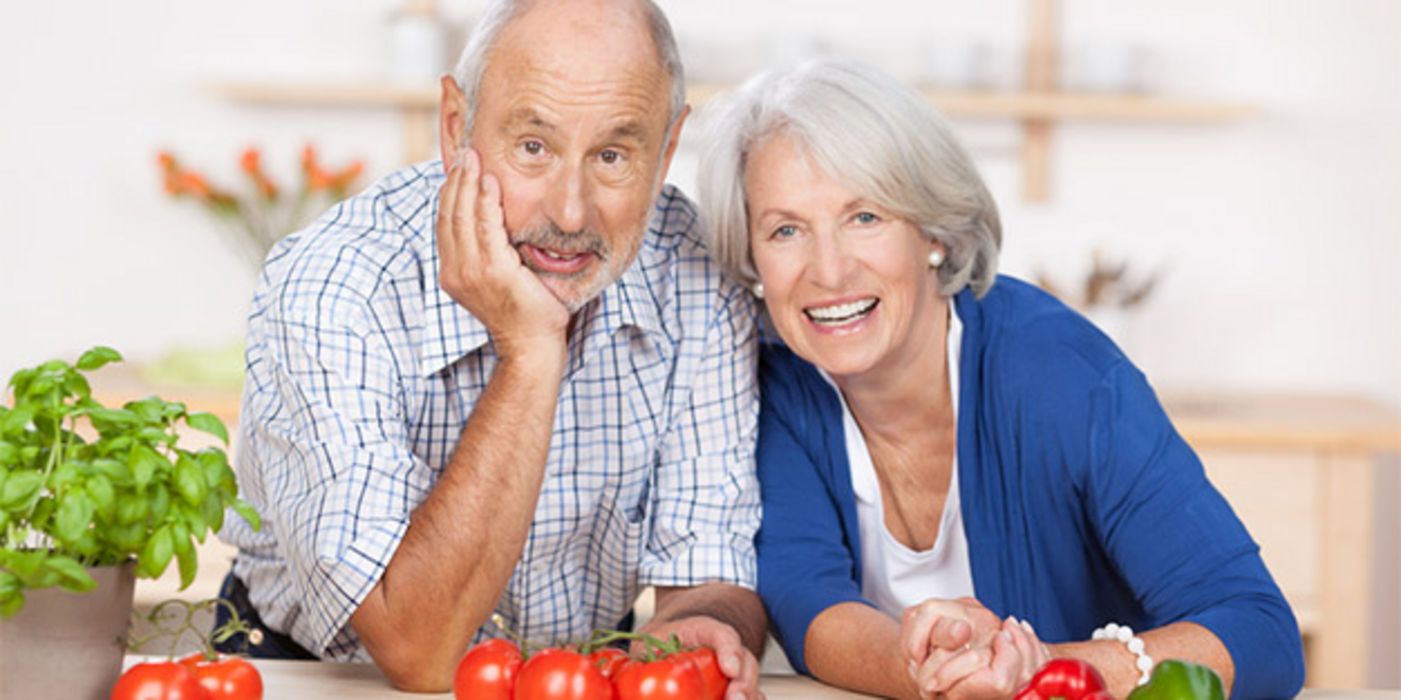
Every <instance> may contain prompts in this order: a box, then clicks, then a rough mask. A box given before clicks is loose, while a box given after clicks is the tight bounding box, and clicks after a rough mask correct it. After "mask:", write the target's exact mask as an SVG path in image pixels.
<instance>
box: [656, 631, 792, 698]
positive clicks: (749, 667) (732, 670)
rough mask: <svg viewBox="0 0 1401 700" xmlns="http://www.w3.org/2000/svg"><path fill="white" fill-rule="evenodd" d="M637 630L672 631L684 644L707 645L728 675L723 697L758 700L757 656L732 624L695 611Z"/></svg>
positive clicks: (661, 633)
mask: <svg viewBox="0 0 1401 700" xmlns="http://www.w3.org/2000/svg"><path fill="white" fill-rule="evenodd" d="M640 631H641V632H645V633H647V634H650V635H652V636H653V637H657V638H660V639H667V638H669V637H671V635H673V634H674V635H676V637H677V639H680V640H681V643H682V644H683V645H685V646H687V647H710V648H711V649H714V650H715V658H716V660H717V661H718V662H719V664H720V671H721V672H722V673H724V674H725V677H726V678H728V679H730V686H729V689H728V690H727V691H725V695H724V697H725V699H726V700H762V698H763V697H764V696H763V694H762V693H760V692H759V660H758V659H756V658H754V654H753V653H751V652H750V651H749V650H748V649H746V648H745V646H744V644H743V642H742V641H741V640H740V637H739V633H738V632H736V631H735V630H734V628H733V627H730V626H729V625H727V624H725V623H723V622H720V621H718V620H716V619H714V618H711V617H705V616H703V615H697V616H694V617H685V618H681V619H679V620H672V621H669V622H662V623H657V624H655V625H654V624H650V623H649V624H648V625H646V626H644V627H643V628H642V629H641V630H640Z"/></svg>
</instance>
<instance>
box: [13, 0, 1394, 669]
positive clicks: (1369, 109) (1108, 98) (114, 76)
mask: <svg viewBox="0 0 1401 700" xmlns="http://www.w3.org/2000/svg"><path fill="white" fill-rule="evenodd" d="M481 4H482V2H481V0H443V1H441V2H436V3H434V2H431V1H429V2H424V1H422V0H408V1H407V2H406V1H405V0H375V1H363V2H355V3H346V2H340V1H337V0H297V1H296V2H287V1H286V0H244V1H243V2H239V3H229V2H217V3H216V2H207V1H206V2H188V1H186V2H177V1H175V0H128V1H127V2H121V3H107V2H78V3H71V2H55V3H8V4H6V6H5V7H4V9H0V71H2V72H3V82H2V83H0V84H2V85H3V91H2V92H0V157H3V167H2V168H0V374H2V375H4V376H5V377H8V375H9V374H10V372H12V371H14V370H15V369H18V368H20V367H22V366H27V365H32V364H36V363H38V362H40V361H42V360H44V359H47V358H49V357H53V356H62V357H68V358H70V359H71V358H74V357H76V356H77V354H78V353H80V352H81V351H82V350H83V349H85V348H87V347H89V346H91V345H93V344H99V343H101V344H106V345H111V346H113V347H116V348H118V349H119V350H121V351H122V352H123V353H125V354H126V355H127V357H128V359H129V360H132V361H133V362H134V363H135V364H137V365H140V366H144V367H146V368H147V371H146V372H145V373H141V372H135V370H133V372H135V373H134V374H132V375H131V376H128V377H127V378H126V380H125V381H127V382H128V383H127V384H121V387H120V388H116V389H112V391H114V392H117V393H121V392H122V391H137V390H139V389H143V388H144V387H145V386H147V385H150V386H154V387H156V388H157V389H158V390H159V391H160V392H161V393H162V394H163V395H166V396H167V398H189V400H191V402H192V403H198V402H199V401H208V402H211V403H212V404H214V407H215V408H222V412H223V413H224V414H225V415H226V416H228V417H230V418H232V417H235V416H236V388H230V387H229V383H230V382H229V379H228V377H227V371H226V369H223V370H221V369H220V367H223V368H227V367H228V364H229V363H228V362H227V360H226V359H220V358H221V357H222V358H227V357H229V356H230V355H231V354H232V355H234V356H235V357H236V355H237V352H238V351H237V342H238V340H239V338H240V336H241V335H242V332H243V327H244V315H245V313H246V311H247V308H248V304H249V299H250V296H251V294H252V291H253V285H254V280H255V276H256V268H255V267H254V266H253V265H251V264H250V263H249V260H248V258H247V256H246V255H245V252H246V249H245V248H244V245H245V242H246V239H245V238H243V237H241V235H240V234H239V233H238V228H237V225H238V220H237V219H233V218H229V217H222V218H220V217H216V216H213V215H211V210H210V208H209V207H208V206H204V205H201V204H199V203H197V201H195V200H194V199H192V198H191V197H190V196H189V195H188V194H187V195H186V196H185V197H183V198H180V199H177V198H175V197H172V195H171V194H169V193H168V192H167V191H166V189H165V186H166V185H167V184H171V183H170V182H167V180H166V179H165V171H163V169H162V166H161V165H159V164H158V160H157V154H158V153H159V152H162V151H168V152H171V153H173V154H175V156H176V157H177V158H178V163H179V166H180V167H181V168H189V169H191V170H194V171H198V172H199V173H200V174H202V175H203V176H204V177H205V178H206V179H205V182H207V183H212V184H213V185H214V186H215V187H216V188H217V187H223V188H225V189H228V190H231V191H234V192H237V193H243V192H244V191H245V188H252V187H254V186H255V183H254V182H253V181H252V180H251V179H250V178H249V177H248V175H247V173H246V172H245V171H244V168H245V167H246V166H247V162H246V161H243V160H242V159H243V158H244V156H243V154H244V153H245V149H247V148H250V147H253V148H257V149H258V152H259V157H260V162H259V163H258V165H259V166H260V167H259V169H258V172H260V173H264V174H265V176H266V177H267V178H268V179H269V180H270V181H275V182H277V183H279V187H280V188H281V189H280V196H281V197H282V198H283V201H284V202H285V199H286V198H287V197H289V196H291V195H292V194H294V193H295V192H296V190H297V188H298V187H299V183H302V182H305V181H306V178H307V171H306V169H305V168H304V163H303V160H302V159H303V153H304V147H305V146H306V145H307V144H312V145H314V148H315V153H316V156H317V158H318V159H319V160H318V163H320V164H321V165H318V166H317V169H318V172H320V174H321V175H322V176H323V180H324V177H325V176H327V174H328V173H330V174H332V175H334V174H336V173H346V174H350V175H353V173H349V172H348V171H347V170H345V168H351V167H352V166H353V164H354V163H357V162H358V163H360V164H361V166H362V167H363V174H360V175H359V177H358V180H356V181H355V183H354V185H353V186H352V187H351V189H352V191H353V190H358V189H359V188H361V187H363V186H364V185H366V184H368V183H369V182H371V181H372V180H373V179H375V178H377V177H379V176H380V175H382V174H384V173H387V172H388V171H390V170H392V169H393V168H395V167H396V166H398V165H400V164H401V163H403V162H405V161H406V159H409V158H413V157H419V156H422V155H424V154H427V153H431V152H432V151H433V150H434V148H435V147H436V136H435V132H434V130H433V126H432V119H433V116H434V105H435V99H436V91H435V89H434V87H433V82H434V81H433V77H434V76H435V75H437V74H438V73H440V72H441V71H444V70H447V69H449V68H450V65H451V62H452V58H451V57H455V50H456V48H457V47H460V46H461V42H462V35H463V33H464V31H465V28H466V27H467V26H469V25H470V22H471V21H472V19H473V18H474V17H475V16H476V15H477V13H478V12H479V11H480V9H481ZM659 4H660V5H661V6H662V7H663V8H664V9H665V10H666V11H667V12H668V14H669V15H670V17H671V21H672V24H673V27H674V28H675V30H676V33H677V35H678V39H679V41H680V43H681V46H682V51H683V54H684V56H683V58H684V59H685V62H686V68H687V71H688V74H689V78H690V82H691V84H692V85H693V88H694V98H695V99H694V100H693V101H694V102H695V104H696V105H697V107H699V108H700V111H701V114H702V115H703V113H704V105H703V100H704V98H705V97H706V96H707V95H709V94H713V92H714V91H715V90H719V89H725V88H726V87H727V86H732V85H733V84H735V82H737V81H738V80H741V79H743V78H744V77H745V76H747V75H748V74H750V73H751V72H752V71H754V70H756V69H758V68H759V67H761V66H764V65H766V64H769V63H771V62H774V61H787V60H793V59H795V58H799V57H802V56H805V55H809V54H814V53H837V54H843V55H848V56H854V57H857V58H860V59H863V60H866V61H868V62H871V63H875V64H877V65H880V66H882V67H884V68H886V69H887V70H889V71H891V72H893V73H895V74H896V75H897V76H899V77H901V78H902V79H904V80H906V81H907V82H909V83H911V84H913V85H917V86H919V87H921V88H922V89H926V90H927V91H929V95H930V99H931V100H932V101H933V102H934V103H935V104H936V105H938V106H942V107H944V108H945V109H946V111H947V112H948V113H949V114H950V116H951V118H952V120H953V123H954V126H955V128H956V130H957V131H958V132H959V133H960V134H961V135H962V136H963V138H964V139H965V142H966V143H967V144H968V145H969V146H970V148H971V150H972V153H973V155H974V157H975V159H976V160H977V161H978V163H979V165H980V167H981V168H982V172H983V174H984V177H985V178H986V179H987V181H988V183H989V185H990V187H991V188H992V191H993V193H994V195H995V196H996V198H997V200H998V202H999V205H1000V207H1001V212H1002V216H1003V223H1004V246H1003V257H1002V269H1003V270H1004V271H1005V272H1008V273H1011V274H1014V275H1018V276H1022V277H1026V278H1029V279H1037V280H1040V281H1042V282H1044V283H1047V284H1048V285H1052V286H1053V287H1054V288H1055V289H1056V290H1057V291H1058V292H1059V293H1060V294H1062V295H1063V297H1065V298H1066V299H1067V301H1071V302H1072V303H1077V304H1081V305H1082V307H1083V308H1084V309H1085V311H1086V312H1087V313H1090V314H1091V315H1092V317H1093V318H1095V319H1096V320H1098V321H1099V322H1101V323H1102V324H1103V325H1104V326H1105V327H1106V328H1107V329H1108V330H1109V331H1110V332H1111V334H1112V335H1114V336H1115V337H1116V339H1118V340H1119V341H1120V342H1121V344H1122V345H1124V347H1125V348H1126V349H1127V350H1128V351H1129V353H1130V355H1131V356H1132V357H1133V358H1134V359H1135V361H1136V362H1137V363H1138V364H1139V365H1140V366H1141V367H1142V368H1143V369H1144V370H1145V371H1146V372H1147V374H1148V376H1149V378H1150V379H1151V380H1152V381H1153V383H1154V385H1155V386H1157V387H1158V388H1159V389H1160V391H1161V392H1162V393H1163V394H1164V396H1165V397H1167V398H1168V399H1169V401H1168V403H1169V410H1170V412H1171V413H1172V414H1173V416H1174V418H1175V419H1178V420H1179V426H1180V427H1182V428H1183V432H1184V434H1185V435H1187V436H1188V439H1189V440H1190V441H1192V442H1193V444H1194V446H1196V447H1197V448H1198V449H1199V450H1200V451H1201V452H1202V454H1203V457H1204V459H1205V461H1206V462H1207V463H1208V468H1209V469H1211V470H1212V477H1213V479H1214V480H1216V481H1217V482H1218V484H1220V485H1221V486H1222V488H1223V491H1226V492H1227V494H1228V496H1229V497H1230V498H1231V500H1232V502H1233V503H1234V504H1236V507H1237V509H1238V510H1240V511H1241V513H1242V516H1243V517H1245V518H1246V519H1247V523H1248V524H1249V525H1250V526H1251V528H1252V531H1253V532H1254V533H1255V535H1256V537H1257V539H1259V540H1260V541H1261V543H1262V546H1263V547H1264V550H1265V553H1266V559H1267V561H1269V563H1270V565H1271V567H1272V569H1274V570H1275V573H1276V576H1277V577H1278V578H1279V579H1280V580H1281V584H1282V585H1283V586H1284V587H1285V589H1286V593H1287V594H1288V595H1289V596H1290V598H1291V600H1292V601H1293V602H1294V604H1295V606H1296V608H1297V609H1299V611H1300V617H1301V619H1302V620H1303V621H1304V623H1305V628H1306V630H1307V631H1308V632H1309V639H1310V655H1311V656H1310V682H1311V683H1318V684H1323V685H1332V686H1372V687H1393V688H1395V687H1401V640H1399V639H1398V638H1399V637H1401V585H1398V580H1399V579H1401V574H1398V571H1397V569H1398V566H1401V564H1398V560H1401V536H1398V532H1401V519H1398V516H1397V515H1396V504H1397V501H1398V499H1401V476H1398V474H1399V473H1401V459H1398V458H1397V456H1396V455H1397V452H1398V443H1401V438H1398V434H1401V425H1398V419H1397V417H1396V416H1397V415H1398V410H1401V274H1398V272H1397V270H1398V267H1401V2H1396V1H1395V0H1340V1H1339V2H1331V3H1320V2H1316V1H1314V0H1231V1H1230V2H1219V1H1216V0H1172V1H1168V0H1141V1H1139V2H1133V3H1123V2H1115V1H1112V0H1060V1H1053V0H989V1H988V2H980V3H966V2H953V1H952V0H866V1H864V2H859V3H857V2H849V1H839V0H709V1H708V2H696V1H694V0H689V1H686V0H660V1H659ZM693 126H694V124H693ZM697 133H698V130H696V129H691V130H690V134H691V135H692V136H693V137H694V135H695V134H697ZM695 147H696V145H695V141H694V139H693V138H692V139H689V140H688V141H687V142H686V143H685V144H683V149H682V151H681V152H680V153H679V154H678V156H677V158H676V162H675V164H674V166H673V169H672V177H671V180H672V181H673V182H674V183H676V184H678V185H679V186H681V187H682V188H683V189H686V190H691V189H693V188H692V182H693V179H694V170H695V164H696V150H695ZM323 166H324V168H325V169H326V170H325V171H324V172H323V171H321V170H320V168H322V167H323ZM173 182H174V184H173V185H172V186H173V187H174V188H175V189H177V190H180V189H181V188H182V187H183V188H186V189H188V188H189V187H197V186H196V185H193V184H191V182H190V181H189V180H188V179H187V180H183V181H180V180H177V181H173ZM182 182H183V184H180V183H182ZM321 184H322V185H325V184H326V183H325V182H324V181H323V182H322V183H321ZM247 191H248V192H253V191H254V190H252V189H247ZM196 194H198V193H196ZM241 196H248V197H252V198H253V199H256V195H242V194H241ZM324 201H327V200H315V201H313V202H312V203H313V205H314V206H317V207H321V206H324ZM283 213H284V214H285V213H286V212H285V211H284V212H283ZM305 213H306V214H311V213H313V212H311V211H307V212H305ZM1090 288H1093V289H1092V291H1090V292H1088V296H1091V297H1093V299H1086V296H1087V291H1086V290H1087V289H1090ZM1087 301H1093V302H1095V303H1093V304H1086V302H1087ZM210 358H213V359H210ZM235 369H236V368H235ZM221 372H222V375H221ZM221 377H222V378H221ZM236 382H237V379H236V376H235V378H234V379H233V383H234V384H236ZM231 396H232V397H233V398H232V399H230V397H231ZM230 401H232V402H233V403H230ZM220 402H222V403H220ZM1217 465H1221V466H1219V467H1218V466H1217ZM203 568H204V569H205V571H202V575H201V579H202V580H204V579H209V578H211V577H212V580H213V581H214V582H215V583H217V578H218V576H219V575H221V574H222V571H212V570H211V569H217V568H219V567H218V566H217V565H216V566H213V567H211V566H209V565H207V564H206V565H205V566H204V567H203ZM206 583H207V582H206Z"/></svg>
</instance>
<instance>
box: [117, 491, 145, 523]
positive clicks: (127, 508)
mask: <svg viewBox="0 0 1401 700" xmlns="http://www.w3.org/2000/svg"><path fill="white" fill-rule="evenodd" d="M145 517H146V496H145V495H144V494H141V493H130V494H127V495H126V496H124V497H123V498H118V499H117V522H118V523H120V524H122V525H131V524H134V523H141V521H142V520H143V519H144V518H145Z"/></svg>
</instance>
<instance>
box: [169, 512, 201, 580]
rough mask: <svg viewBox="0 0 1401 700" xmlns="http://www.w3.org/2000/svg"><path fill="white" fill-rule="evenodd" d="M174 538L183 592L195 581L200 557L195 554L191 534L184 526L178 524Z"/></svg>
mask: <svg viewBox="0 0 1401 700" xmlns="http://www.w3.org/2000/svg"><path fill="white" fill-rule="evenodd" d="M173 537H174V541H175V558H176V559H177V560H178V562H179V566H180V590H182V591H183V590H185V589H186V588H189V587H190V584H191V583H194V581H195V571H196V570H197V569H198V568H199V556H198V555H197V554H196V553H195V546H194V545H193V544H191V543H190V533H189V531H188V530H186V529H185V528H184V526H181V525H179V524H177V525H176V526H175V534H174V535H173Z"/></svg>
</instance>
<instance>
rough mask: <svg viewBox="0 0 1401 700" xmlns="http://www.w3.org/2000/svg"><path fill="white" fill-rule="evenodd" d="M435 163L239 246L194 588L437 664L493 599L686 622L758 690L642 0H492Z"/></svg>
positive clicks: (682, 210) (738, 478) (663, 28)
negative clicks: (236, 372) (645, 610)
mask: <svg viewBox="0 0 1401 700" xmlns="http://www.w3.org/2000/svg"><path fill="white" fill-rule="evenodd" d="M456 78H457V80H456V81H454V80H453V79H451V78H446V77H445V78H444V79H443V84H442V104H441V116H440V131H441V134H440V135H441V143H442V145H441V148H442V161H441V163H439V162H433V163H429V164H423V165H418V166H413V167H409V168H406V169H403V170H400V171H398V172H396V173H394V174H391V175H390V176H388V177H387V178H385V179H384V180H382V181H380V182H379V183H378V184H376V185H375V186H373V187H371V188H370V189H369V190H368V191H366V192H365V193H363V194H361V195H359V196H356V197H354V198H352V199H350V200H348V201H346V202H343V203H341V204H340V205H339V206H337V207H335V208H333V209H332V210H331V211H329V212H328V213H327V214H325V215H324V216H323V217H321V219H320V220H318V221H317V222H316V223H315V224H313V225H312V226H311V227H310V228H308V229H307V230H305V231H302V232H300V233H298V234H295V235H293V236H291V237H289V238H288V239H287V240H286V241H284V242H283V243H282V244H281V245H280V246H279V247H278V248H277V250H275V251H274V252H273V253H272V255H271V256H270V258H269V260H268V262H267V266H266V269H265V271H264V274H263V278H262V282H261V285H260V287H259V291H258V293H257V295H256V297H255V299H254V309H253V312H252V316H251V320H250V326H249V338H248V378H247V387H246V390H245V396H244V406H243V417H242V421H241V424H242V428H241V450H240V463H239V465H238V466H239V476H240V479H241V482H242V485H243V487H244V489H246V492H247V494H248V496H249V498H250V500H252V501H253V502H254V504H255V505H256V506H257V507H258V508H259V510H260V511H261V512H262V513H263V514H264V517H265V519H266V524H267V527H266V528H265V529H264V530H263V531H262V532H259V533H253V532H251V531H249V530H247V529H246V528H239V527H237V526H236V525H231V527H230V528H229V529H228V530H227V531H226V533H227V534H226V538H227V539H229V540H230V541H231V542H233V543H235V544H237V545H238V546H239V548H240V553H239V556H238V558H237V559H236V561H235V563H234V567H233V572H232V573H231V574H230V576H229V578H228V579H227V580H226V581H225V595H226V597H229V598H231V599H233V600H234V601H235V602H236V604H237V605H238V606H239V607H241V608H243V609H244V612H245V613H248V614H255V615H256V616H257V617H258V618H260V620H259V622H260V624H261V625H262V626H263V628H264V629H265V630H267V632H268V634H267V635H266V636H267V641H265V642H264V643H263V644H262V645H260V648H262V649H263V650H264V651H263V652H262V653H265V654H273V655H291V656H297V655H308V654H309V655H314V656H316V657H321V658H328V659H337V660H341V659H364V658H367V657H368V658H370V659H373V660H374V661H375V663H377V664H378V665H379V667H380V668H381V669H383V671H384V672H385V674H386V675H387V676H388V677H389V679H390V680H391V681H392V682H393V683H394V684H395V685H396V686H398V687H400V688H403V689H410V690H442V689H445V688H447V687H448V686H449V685H450V683H451V679H452V673H453V670H454V667H455V665H456V663H457V660H458V659H459V658H460V657H461V655H462V653H463V652H464V651H465V650H466V649H467V648H468V646H469V645H470V644H471V643H473V641H474V640H480V639H482V638H484V637H487V636H492V635H499V634H501V633H502V631H501V630H499V629H496V628H495V626H494V624H493V623H491V622H490V621H489V617H490V616H491V614H492V613H493V612H496V613H500V614H501V616H502V617H504V618H505V620H506V623H507V626H509V627H512V628H514V629H515V631H517V632H519V633H521V634H523V635H525V636H527V637H529V638H530V639H532V640H533V641H536V642H542V643H562V642H565V641H567V640H570V639H580V638H582V637H584V636H586V635H587V634H588V632H589V631H590V630H591V629H592V628H595V627H615V626H617V625H618V624H619V623H620V622H621V621H623V620H624V618H625V616H627V615H628V614H629V610H630V609H631V606H632V604H633V602H634V599H635V597H636V595H637V593H638V591H639V589H640V588H641V587H643V586H649V585H650V586H655V587H656V591H657V597H656V614H655V617H654V618H653V619H652V621H651V622H650V623H648V626H647V628H646V629H645V631H649V632H652V633H654V634H658V635H667V634H671V633H676V634H678V635H679V636H680V637H681V638H682V639H683V640H684V641H687V642H689V643H693V644H704V645H709V646H712V647H714V648H715V649H716V650H717V652H718V656H719V659H720V664H721V668H722V670H723V671H724V672H725V673H726V674H727V675H728V676H729V677H730V678H731V679H732V683H731V685H730V697H750V696H757V695H758V690H757V676H758V671H757V662H756V660H755V655H754V654H755V652H757V650H758V649H759V648H760V647H761V646H762V641H763V639H764V631H765V621H764V614H763V610H762V607H761V606H760V604H759V601H758V599H757V597H756V596H755V594H754V593H753V587H754V584H755V562H754V553H753V545H752V540H753V535H754V532H755V530H756V528H757V526H758V517H759V498H758V493H757V485H756V480H755V477H754V471H753V448H754V439H755V416H756V413H757V393H756V389H755V380H754V350H753V342H752V341H753V339H754V336H755V327H754V319H753V308H752V306H751V302H750V301H749V300H748V295H747V293H746V292H745V291H744V290H743V289H741V288H740V287H738V286H736V285H734V284H732V283H729V282H726V281H724V280H722V279H721V277H720V275H719V267H718V266H717V265H715V264H713V263H712V262H711V261H710V260H709V259H708V257H707V256H706V251H705V250H704V249H703V247H702V246H701V243H700V237H699V236H698V234H697V233H696V231H695V223H696V216H695V211H694V209H693V207H692V205H691V203H690V202H688V201H687V200H686V199H685V198H684V197H683V196H682V195H681V194H680V193H679V192H677V191H676V190H675V189H673V188H670V187H664V186H663V179H664V177H665V175H666V172H667V168H668V166H669V165H670V162H671V158H672V155H673V154H674V153H675V150H676V145H677V139H678V137H679V134H680V132H681V127H682V124H683V123H684V122H685V118H686V114H687V111H688V108H687V107H686V106H685V100H684V96H685V89H684V83H683V77H682V71H681V66H680V63H679V61H678V59H677V52H676V46H675V42H674V39H673V38H672V34H671V30H670V27H669V26H668V24H667V21H666V18H665V17H664V16H663V15H662V13H661V11H660V10H659V9H658V8H657V7H655V6H654V5H653V4H652V3H651V2H648V1H646V0H571V1H569V2H564V1H555V0H535V1H534V2H528V1H521V2H496V3H494V4H493V5H492V6H491V7H490V8H489V9H488V11H487V13H486V16H485V18H484V19H483V20H482V21H481V23H480V24H479V25H478V27H477V28H476V30H475V33H474V34H473V36H472V37H471V39H470V41H469V43H468V46H467V49H466V51H465V52H464V54H463V58H462V61H461V63H460V65H459V68H458V72H457V76H456Z"/></svg>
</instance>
